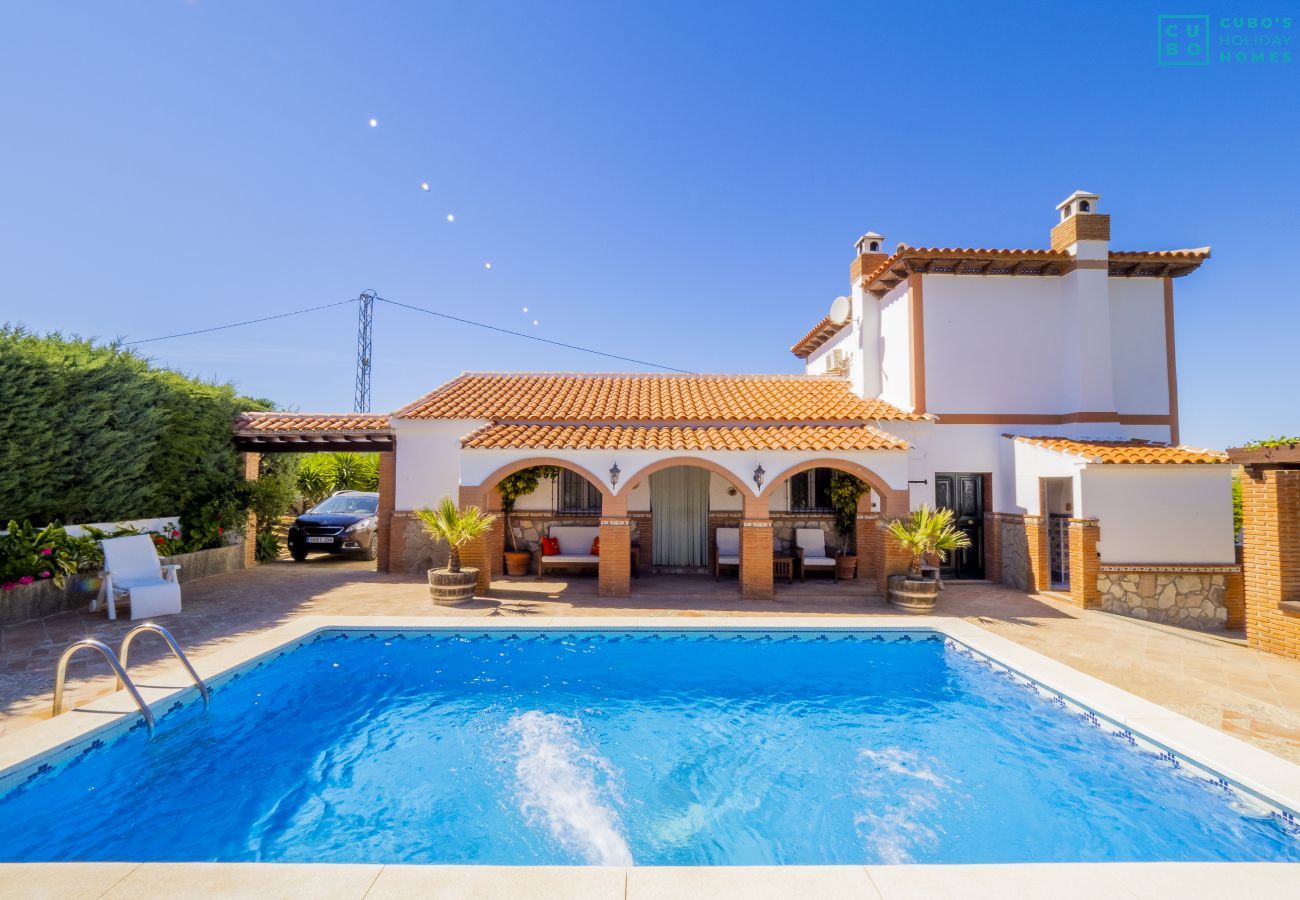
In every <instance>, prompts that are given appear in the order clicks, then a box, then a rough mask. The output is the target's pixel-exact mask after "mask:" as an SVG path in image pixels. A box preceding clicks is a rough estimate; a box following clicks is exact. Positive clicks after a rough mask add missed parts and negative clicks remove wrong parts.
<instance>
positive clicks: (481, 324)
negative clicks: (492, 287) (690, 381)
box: [375, 297, 693, 375]
mask: <svg viewBox="0 0 1300 900" xmlns="http://www.w3.org/2000/svg"><path fill="white" fill-rule="evenodd" d="M375 299H376V300H379V301H381V302H383V303H387V304H388V305H389V306H400V307H401V308H402V309H409V310H413V311H414V312H421V313H425V314H426V315H430V316H437V317H438V318H440V319H448V320H450V321H452V322H459V323H461V324H462V325H473V326H475V327H476V328H486V329H487V330H488V331H495V332H498V333H500V334H509V335H512V336H514V337H521V338H526V339H527V340H530V341H540V342H541V343H543V344H550V345H551V346H553V347H563V348H564V349H566V350H578V351H580V352H582V353H593V354H595V355H596V356H604V357H606V358H608V359H617V360H620V361H622V362H630V363H635V364H636V365H638V366H649V367H650V368H652V369H663V370H664V371H666V372H680V373H682V374H683V375H690V374H693V373H691V372H690V371H689V370H687V369H677V368H674V367H672V366H665V365H663V364H661V363H656V362H650V361H649V360H645V359H635V358H633V357H631V356H620V355H619V354H617V353H606V352H605V351H604V350H595V349H593V348H591V347H580V346H578V345H577V344H566V343H564V342H563V341H553V340H551V339H550V338H544V337H538V336H537V335H535V334H528V333H526V332H523V331H512V330H511V329H509V328H500V327H498V326H496V325H489V324H487V323H486V322H476V321H474V320H473V319H463V318H461V317H460V316H453V315H449V314H448V313H441V312H438V311H436V310H432V309H426V308H425V307H423V306H412V305H411V304H409V303H399V302H398V301H396V300H389V299H388V298H386V297H376V298H375Z"/></svg>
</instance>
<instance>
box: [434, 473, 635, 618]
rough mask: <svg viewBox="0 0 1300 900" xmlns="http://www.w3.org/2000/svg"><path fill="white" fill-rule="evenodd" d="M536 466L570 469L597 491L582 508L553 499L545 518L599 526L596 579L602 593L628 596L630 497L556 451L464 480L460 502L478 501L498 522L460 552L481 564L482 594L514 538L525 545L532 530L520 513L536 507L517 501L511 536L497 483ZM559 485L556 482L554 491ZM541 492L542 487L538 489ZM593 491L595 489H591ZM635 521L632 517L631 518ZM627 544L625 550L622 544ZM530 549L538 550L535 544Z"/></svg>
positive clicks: (469, 561)
mask: <svg viewBox="0 0 1300 900" xmlns="http://www.w3.org/2000/svg"><path fill="white" fill-rule="evenodd" d="M536 467H548V468H554V469H558V470H560V471H561V476H563V475H564V473H571V474H572V475H573V476H576V477H577V478H580V479H581V480H582V481H583V482H585V483H586V484H587V485H589V486H590V488H591V489H592V490H593V491H594V495H595V497H597V498H598V502H596V503H595V504H594V505H593V504H590V501H586V502H585V503H584V508H582V509H568V510H566V509H565V508H564V506H563V504H562V503H561V502H558V501H556V500H554V499H553V500H552V502H551V503H550V504H549V506H548V507H547V508H545V510H544V512H545V516H544V518H546V519H548V520H550V519H559V520H562V521H564V520H567V521H568V524H569V525H570V526H582V525H591V526H592V527H594V528H596V529H598V533H599V535H600V548H601V552H600V561H599V563H598V565H597V578H598V580H599V584H600V594H601V596H610V597H623V596H627V593H628V592H629V591H630V572H631V568H630V565H628V560H629V559H630V553H631V529H630V527H626V528H624V527H623V525H622V523H623V522H624V521H625V520H626V501H625V500H623V499H622V498H618V497H616V496H615V495H614V493H613V491H612V490H611V488H610V485H608V484H607V483H606V482H605V481H604V480H602V479H601V478H600V477H599V476H597V475H595V474H594V473H593V472H591V471H590V470H589V469H588V468H587V467H585V466H583V465H582V464H580V463H578V462H575V461H573V460H571V459H561V458H558V457H552V456H534V457H527V458H523V459H517V460H513V461H511V462H509V463H506V464H505V465H503V466H501V467H500V468H498V469H496V470H495V471H493V472H492V473H491V474H490V475H488V476H486V477H485V478H484V479H483V480H482V481H481V482H480V483H479V484H477V485H461V487H460V498H459V502H460V506H461V508H462V509H463V508H465V507H467V506H477V507H479V508H480V509H482V510H485V511H487V512H491V513H493V514H494V515H496V517H497V518H496V521H495V522H494V523H493V526H492V530H491V531H490V532H489V533H488V534H487V535H486V536H485V537H484V538H482V539H481V540H478V541H475V542H473V543H472V544H471V545H470V546H468V547H466V548H465V550H464V551H462V553H461V556H462V558H463V559H465V560H466V564H467V565H472V566H475V567H477V568H478V570H479V577H478V586H477V590H478V592H480V593H485V592H487V590H488V589H489V587H490V585H491V582H492V579H493V578H494V577H500V576H501V575H503V574H504V571H505V566H504V558H505V551H506V547H507V545H508V543H509V545H511V546H520V544H519V543H518V542H519V541H520V540H524V541H527V539H528V537H529V536H530V535H527V534H523V533H521V532H523V531H525V529H520V528H517V527H516V523H518V522H519V521H520V516H521V514H523V513H525V512H529V513H532V512H537V511H538V510H533V509H531V504H527V503H525V504H524V505H525V508H524V509H523V510H521V509H520V508H519V506H516V509H515V512H514V513H513V521H512V522H511V523H510V527H511V528H512V529H513V531H514V533H513V541H509V540H508V539H509V537H510V536H509V535H507V531H506V528H507V522H506V520H505V517H504V516H503V514H502V504H501V493H500V491H499V490H498V486H499V485H500V483H501V481H502V480H503V479H505V478H507V477H509V476H510V475H513V474H515V473H516V472H520V471H523V470H524V469H531V468H536ZM556 488H557V486H554V485H553V486H552V488H551V489H552V492H553V496H554V493H555V491H556ZM539 491H540V488H539ZM587 493H588V494H591V493H592V491H589V492H587ZM530 496H531V495H525V497H521V498H520V501H526V500H527V499H528V498H529V497H530ZM627 524H628V525H629V526H630V522H629V523H627ZM624 543H626V545H627V546H626V549H623V548H622V547H621V545H622V544H624ZM528 549H530V550H531V549H534V548H533V547H532V546H531V544H529V545H528ZM623 568H627V569H628V577H627V578H623V577H621V574H620V572H621V569H623Z"/></svg>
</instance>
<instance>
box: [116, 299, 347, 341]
mask: <svg viewBox="0 0 1300 900" xmlns="http://www.w3.org/2000/svg"><path fill="white" fill-rule="evenodd" d="M356 302H357V298H356V297H349V298H348V299H347V300H340V301H339V302H338V303H323V304H321V305H320V306H309V307H307V308H306V309H295V310H294V311H293V312H286V313H279V314H277V315H274V316H262V317H261V318H260V319H248V320H246V321H243V322H231V323H230V324H229V325H213V326H212V327H211V328H199V329H196V330H194V331H181V332H178V333H177V334H164V335H159V336H158V337H151V338H142V339H141V340H138V341H123V342H122V343H123V345H124V346H127V347H134V346H135V345H136V344H152V343H153V342H154V341H169V340H171V339H172V338H181V337H189V336H190V335H193V334H208V333H209V332H212V331H224V330H225V329H227V328H239V327H241V326H243V325H256V324H258V323H259V322H271V321H274V320H275V319H287V318H289V317H290V316H301V315H302V314H303V313H309V312H316V311H317V310H318V309H329V308H330V307H333V306H343V305H344V304H347V303H356Z"/></svg>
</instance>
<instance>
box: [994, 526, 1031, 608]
mask: <svg viewBox="0 0 1300 900" xmlns="http://www.w3.org/2000/svg"><path fill="white" fill-rule="evenodd" d="M997 530H998V549H999V556H1000V559H999V565H1000V569H1001V576H1002V577H1001V579H1000V580H1001V581H1002V583H1003V584H1005V585H1007V586H1008V587H1013V588H1015V589H1016V590H1018V591H1032V590H1034V581H1033V574H1032V572H1031V568H1030V553H1029V533H1028V531H1027V530H1026V528H1025V517H1024V516H1021V515H1016V514H1014V513H1001V514H999V515H998V518H997Z"/></svg>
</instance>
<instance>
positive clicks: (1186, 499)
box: [1076, 465, 1236, 564]
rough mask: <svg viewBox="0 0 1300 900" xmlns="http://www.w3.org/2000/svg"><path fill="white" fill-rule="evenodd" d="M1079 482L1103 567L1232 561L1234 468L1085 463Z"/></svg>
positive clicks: (1233, 555) (1234, 553)
mask: <svg viewBox="0 0 1300 900" xmlns="http://www.w3.org/2000/svg"><path fill="white" fill-rule="evenodd" d="M1082 482H1083V487H1082V491H1081V492H1080V493H1081V495H1082V497H1083V506H1082V512H1083V515H1085V516H1089V517H1095V518H1096V519H1098V520H1099V521H1100V523H1101V541H1100V542H1099V543H1098V545H1097V549H1098V552H1099V553H1100V554H1101V559H1102V562H1104V563H1203V564H1218V563H1233V562H1236V551H1235V547H1234V544H1233V533H1232V466H1229V465H1223V466H1214V465H1182V466H1119V465H1110V466H1088V467H1087V468H1086V469H1084V471H1083V473H1082ZM1076 508H1078V507H1076Z"/></svg>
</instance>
